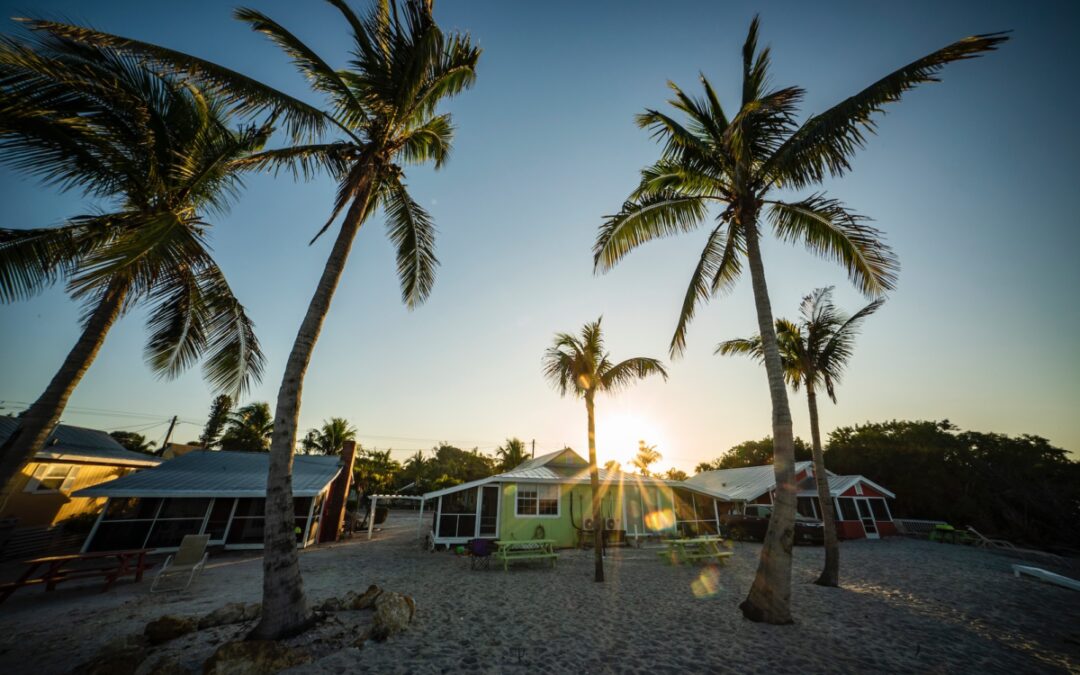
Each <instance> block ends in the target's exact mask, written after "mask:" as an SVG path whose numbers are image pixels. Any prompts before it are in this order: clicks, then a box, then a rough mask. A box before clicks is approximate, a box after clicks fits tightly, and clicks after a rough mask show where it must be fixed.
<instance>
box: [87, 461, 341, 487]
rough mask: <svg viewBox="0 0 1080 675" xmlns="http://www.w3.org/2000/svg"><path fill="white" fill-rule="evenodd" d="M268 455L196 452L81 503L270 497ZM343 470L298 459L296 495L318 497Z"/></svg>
mask: <svg viewBox="0 0 1080 675" xmlns="http://www.w3.org/2000/svg"><path fill="white" fill-rule="evenodd" d="M269 467H270V454H269V453H267V452H225V451H219V452H215V451H211V450H195V451H192V452H189V453H187V454H186V455H182V456H180V457H177V458H176V459H170V460H169V461H167V462H163V463H162V464H161V465H160V466H157V467H155V468H153V469H147V470H146V471H139V472H137V473H133V474H129V475H127V476H124V477H123V478H117V479H116V480H112V481H109V482H107V483H100V484H98V485H94V486H93V487H89V488H86V489H85V490H79V491H78V492H76V493H75V496H77V497H265V496H266V475H267V472H268V470H269ZM340 470H341V461H340V459H339V458H337V457H324V456H312V455H297V456H296V457H295V458H294V459H293V475H292V480H293V495H294V496H296V497H314V496H315V495H317V494H319V493H320V492H322V491H323V490H324V489H325V488H326V486H327V485H329V484H330V482H331V481H333V480H334V478H335V477H336V476H337V475H338V472H340Z"/></svg>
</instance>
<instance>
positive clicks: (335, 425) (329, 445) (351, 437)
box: [300, 417, 356, 455]
mask: <svg viewBox="0 0 1080 675" xmlns="http://www.w3.org/2000/svg"><path fill="white" fill-rule="evenodd" d="M355 440H356V427H354V426H353V425H351V424H349V421H348V420H347V419H345V418H344V417H331V418H330V419H328V420H324V421H323V423H322V426H321V427H319V428H318V429H310V430H308V432H307V434H306V435H305V436H304V439H303V440H302V441H301V442H300V447H301V449H302V450H303V451H304V454H307V455H340V454H341V451H342V449H343V448H344V447H345V441H355Z"/></svg>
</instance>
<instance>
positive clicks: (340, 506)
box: [319, 441, 356, 543]
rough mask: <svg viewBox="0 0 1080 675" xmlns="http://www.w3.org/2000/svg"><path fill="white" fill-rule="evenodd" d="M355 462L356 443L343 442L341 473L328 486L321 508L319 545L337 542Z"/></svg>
mask: <svg viewBox="0 0 1080 675" xmlns="http://www.w3.org/2000/svg"><path fill="white" fill-rule="evenodd" d="M355 462H356V441H345V445H343V446H342V448H341V473H339V474H338V476H337V478H335V479H334V482H333V483H331V484H330V492H329V493H328V494H327V495H326V505H325V506H324V507H323V520H322V525H321V527H320V528H319V543H325V542H328V541H337V540H338V534H339V533H340V532H341V523H342V521H343V520H344V519H345V506H346V504H347V503H348V501H349V487H350V486H351V485H352V477H353V464H354V463H355Z"/></svg>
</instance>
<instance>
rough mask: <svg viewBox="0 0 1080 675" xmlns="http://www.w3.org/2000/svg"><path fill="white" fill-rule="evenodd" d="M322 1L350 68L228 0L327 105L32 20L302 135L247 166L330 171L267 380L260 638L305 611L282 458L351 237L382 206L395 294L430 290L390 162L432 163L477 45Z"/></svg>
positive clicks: (428, 249)
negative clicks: (316, 266) (328, 237)
mask: <svg viewBox="0 0 1080 675" xmlns="http://www.w3.org/2000/svg"><path fill="white" fill-rule="evenodd" d="M328 2H329V3H330V4H331V5H333V6H334V7H335V8H336V9H337V10H338V11H339V12H340V13H341V15H342V17H343V19H344V21H345V22H346V23H347V25H348V26H349V28H350V31H351V33H352V42H353V49H352V51H351V52H350V60H349V61H348V67H347V68H345V69H341V70H336V69H334V68H332V67H331V66H330V65H329V63H328V62H327V61H326V60H324V59H323V58H322V57H321V56H320V55H319V54H318V52H317V51H316V50H315V49H313V48H311V47H310V46H309V45H307V44H305V43H304V42H302V41H301V40H300V39H299V38H297V37H296V36H295V35H293V34H292V33H291V32H289V30H287V29H286V28H285V27H284V26H282V25H280V24H278V23H277V22H275V21H274V20H273V19H271V18H270V17H268V16H266V15H264V14H262V13H261V12H258V11H255V10H252V9H239V10H237V11H236V14H235V16H236V17H237V18H238V19H239V20H241V21H243V22H245V23H247V24H248V25H249V26H250V27H251V28H252V29H253V30H255V31H258V32H260V33H263V34H264V35H266V36H267V37H268V38H270V40H271V41H273V42H274V43H275V44H276V45H278V46H279V47H280V48H281V49H282V51H284V52H285V54H286V55H287V56H288V57H289V58H290V60H292V62H293V65H295V66H296V68H297V70H299V71H300V73H301V74H302V75H303V76H304V77H305V78H306V79H307V81H308V84H309V85H310V86H311V88H312V89H313V90H314V91H315V92H316V93H318V94H319V95H320V96H322V97H324V99H325V100H326V101H327V105H326V107H325V108H319V107H316V106H312V105H309V104H307V103H304V102H302V101H300V100H298V99H295V98H293V97H291V96H288V95H287V94H285V93H283V92H281V91H279V90H277V89H274V88H272V87H269V86H266V85H264V84H262V83H260V82H258V81H256V80H254V79H252V78H249V77H247V76H244V75H242V74H240V73H237V72H235V71H232V70H230V69H228V68H223V67H222V66H219V65H217V64H214V63H211V62H209V61H205V60H203V59H199V58H197V57H194V56H191V55H189V54H184V53H182V52H177V51H175V50H171V49H166V48H164V47H159V46H156V45H152V44H148V43H145V42H139V41H137V40H131V39H127V38H123V37H119V36H115V35H109V34H107V33H102V32H99V31H93V30H90V29H87V28H81V27H77V26H70V25H65V24H58V23H52V22H41V21H39V22H34V23H33V24H32V27H35V28H38V29H41V30H49V31H52V32H54V33H56V34H59V35H63V36H66V37H68V38H70V39H72V40H78V41H80V42H87V43H91V44H107V45H112V46H115V47H117V48H120V49H124V50H126V51H130V52H132V53H136V54H139V55H140V56H141V57H143V58H146V59H150V60H152V61H154V62H157V63H160V64H163V65H167V66H169V67H172V68H176V69H178V70H181V71H183V72H185V73H187V74H189V75H190V76H191V77H195V78H197V79H198V80H200V81H201V82H202V83H203V85H204V86H208V87H212V88H214V89H215V90H217V91H220V92H221V94H222V95H223V96H226V97H228V98H229V100H230V101H232V102H233V103H234V104H235V105H236V109H237V110H238V111H241V112H252V111H259V110H264V109H270V110H273V111H274V112H275V113H276V114H278V115H279V116H280V119H281V120H282V122H283V123H284V125H285V129H286V131H288V132H289V133H290V135H291V136H292V137H293V138H294V140H298V141H304V142H301V143H300V144H297V145H292V146H290V147H286V148H281V149H277V150H268V151H265V152H263V153H260V154H259V155H258V156H256V157H254V158H253V159H252V161H251V166H253V167H256V168H264V169H270V170H279V169H282V168H285V169H289V170H291V171H292V172H293V174H294V175H296V176H300V175H303V176H305V177H309V176H311V175H312V174H314V173H315V172H317V171H319V170H325V171H328V172H329V173H330V174H331V175H332V176H333V177H334V178H335V179H336V180H337V181H338V190H337V196H336V198H335V200H334V204H333V206H332V209H331V212H330V218H329V219H328V220H327V222H326V223H325V224H324V225H323V226H322V227H321V228H320V229H319V230H318V232H317V233H316V235H315V239H317V238H318V237H319V236H320V235H321V234H322V233H324V232H326V231H327V230H328V229H329V228H330V226H331V225H332V224H333V222H334V221H335V220H336V219H337V217H338V215H339V214H341V213H344V214H345V215H344V218H343V219H342V221H341V227H340V229H339V230H338V233H337V236H336V238H335V240H334V244H333V247H332V249H331V252H330V256H329V258H328V259H327V261H326V266H325V267H324V269H323V273H322V276H321V277H320V279H319V283H318V285H317V287H316V290H315V294H314V295H313V297H312V299H311V302H310V304H309V305H308V308H307V311H306V313H305V315H304V319H303V321H302V322H301V324H300V329H299V331H298V333H297V335H296V340H295V341H294V343H293V347H292V350H291V351H290V353H289V357H288V360H287V361H286V364H285V372H284V375H283V377H282V381H281V386H280V388H279V389H278V399H277V409H276V412H275V415H274V420H275V425H276V426H275V429H274V437H273V441H272V444H271V452H270V471H269V476H268V478H267V499H266V517H265V527H266V534H265V536H264V547H265V551H266V553H265V556H264V558H263V604H262V614H261V616H260V619H259V624H258V625H257V626H256V627H255V628H254V630H253V631H252V633H251V637H253V638H260V639H275V638H280V637H282V636H285V635H289V634H293V633H296V632H298V631H301V630H303V629H305V628H306V627H307V626H309V625H311V622H312V619H313V615H312V612H311V609H310V607H309V606H308V602H307V597H306V595H305V594H304V591H303V581H302V579H301V577H300V566H299V560H298V558H297V554H296V542H295V537H294V534H293V498H292V475H291V473H292V460H293V452H294V447H295V445H296V434H297V424H298V418H299V415H300V399H301V390H302V385H303V380H304V374H305V372H306V371H307V367H308V364H309V363H310V362H311V355H312V352H313V351H314V348H315V343H316V341H317V340H318V337H319V332H320V331H321V329H322V324H323V321H324V319H325V318H326V314H327V312H328V311H329V309H330V302H331V299H332V298H333V295H334V291H335V290H336V289H337V285H338V283H339V281H340V280H341V275H342V272H343V271H344V269H345V263H346V260H347V259H348V256H349V252H350V250H351V248H352V244H353V240H354V239H355V238H356V234H357V232H359V230H360V226H361V225H362V224H363V223H364V222H365V221H366V220H367V218H368V217H369V216H370V215H371V214H372V213H374V212H375V211H377V210H378V209H379V208H380V207H381V208H382V209H383V212H384V213H385V215H386V218H387V226H388V234H389V236H390V239H391V241H392V243H393V244H394V246H395V248H396V249H397V273H398V277H399V279H400V281H401V297H402V300H403V301H404V303H405V304H406V305H407V306H408V307H409V308H414V307H416V306H418V305H420V304H421V303H422V302H423V301H424V300H425V299H426V298H427V296H428V294H429V293H430V292H431V289H432V285H433V284H434V280H435V267H436V266H437V264H438V260H437V259H436V257H435V248H434V247H435V227H434V223H433V222H432V220H431V217H430V215H429V214H428V213H427V211H425V210H424V209H423V208H422V207H421V206H420V204H418V203H417V202H416V201H415V200H414V199H413V198H412V196H411V195H410V194H409V192H408V190H407V189H406V184H405V180H404V177H405V176H404V171H403V170H402V168H401V166H400V164H399V163H406V164H424V163H428V162H431V163H434V165H435V167H436V168H438V167H441V166H442V165H443V163H444V162H445V161H446V159H447V157H448V156H449V153H450V142H451V140H452V138H453V125H452V123H451V118H450V115H449V114H445V113H444V114H436V109H437V107H438V105H439V103H440V102H441V101H442V100H444V99H446V98H449V97H452V96H454V95H456V94H458V93H460V92H461V91H463V90H464V89H466V88H468V87H470V86H471V85H472V83H473V82H474V80H475V77H476V63H477V60H478V59H479V57H480V50H479V48H477V47H474V46H473V45H472V43H471V41H470V39H469V37H468V36H466V35H463V34H457V33H451V34H444V33H443V31H442V30H441V29H440V28H439V26H438V25H437V24H436V23H435V20H434V18H433V16H432V3H431V1H430V0H400V1H399V0H394V1H393V2H391V1H390V0H380V2H379V3H378V4H377V5H376V6H375V7H374V8H373V9H372V10H371V11H369V12H367V13H366V14H363V15H360V14H357V13H356V12H354V11H353V10H352V9H350V8H349V6H348V5H347V4H346V3H345V0H328ZM330 131H333V132H334V133H335V134H337V138H336V139H334V140H333V141H330V142H320V141H321V137H320V134H323V133H325V132H330ZM315 239H313V240H312V241H314V240H315Z"/></svg>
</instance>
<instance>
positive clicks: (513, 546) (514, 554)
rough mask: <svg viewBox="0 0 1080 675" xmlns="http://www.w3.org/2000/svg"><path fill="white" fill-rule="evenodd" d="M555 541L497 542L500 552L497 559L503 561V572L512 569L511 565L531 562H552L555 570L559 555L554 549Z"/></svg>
mask: <svg viewBox="0 0 1080 675" xmlns="http://www.w3.org/2000/svg"><path fill="white" fill-rule="evenodd" d="M554 544H555V541H554V540H553V539H525V540H522V541H496V542H495V545H496V546H497V547H498V550H496V551H495V559H496V560H500V561H502V564H503V571H504V572H505V571H507V570H509V568H510V563H512V562H518V561H529V560H541V561H542V560H551V566H552V567H553V568H554V567H555V563H556V562H557V561H558V559H559V554H558V553H556V552H555V551H554V549H553V546H554Z"/></svg>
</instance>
